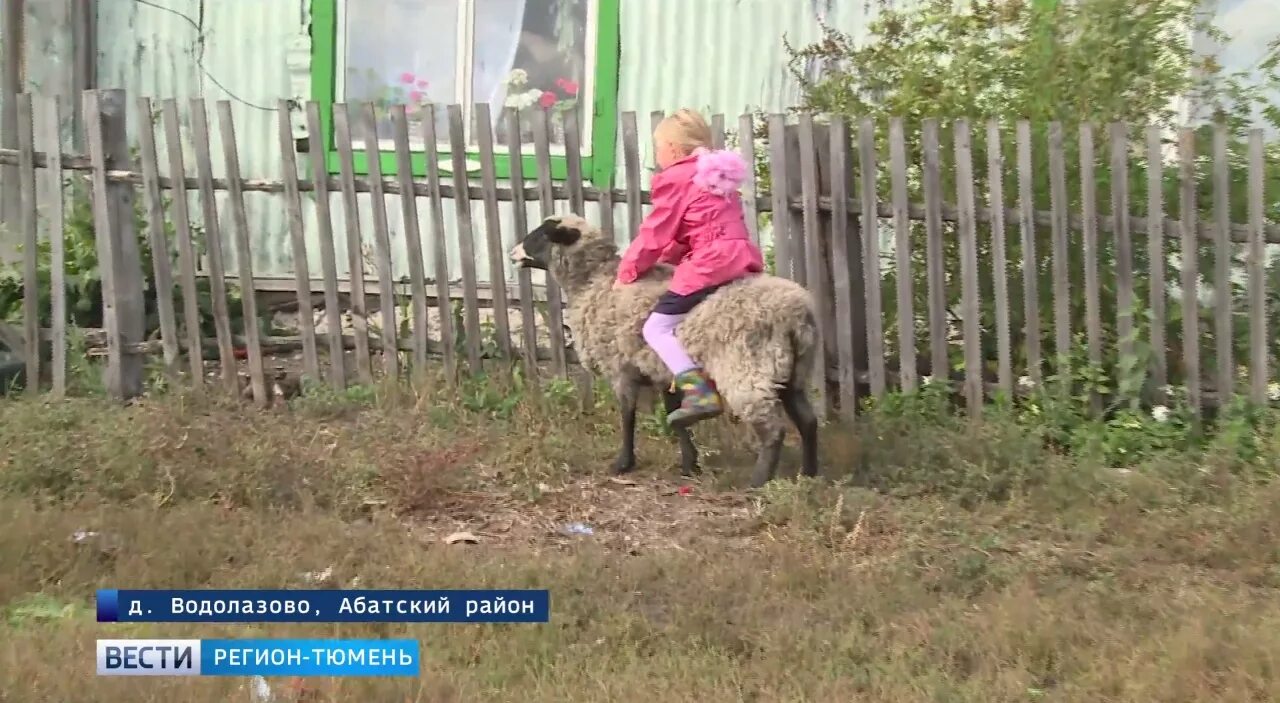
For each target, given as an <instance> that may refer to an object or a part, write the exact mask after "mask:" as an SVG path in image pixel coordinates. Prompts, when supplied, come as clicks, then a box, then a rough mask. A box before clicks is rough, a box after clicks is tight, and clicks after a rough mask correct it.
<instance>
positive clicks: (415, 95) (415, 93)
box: [409, 90, 422, 103]
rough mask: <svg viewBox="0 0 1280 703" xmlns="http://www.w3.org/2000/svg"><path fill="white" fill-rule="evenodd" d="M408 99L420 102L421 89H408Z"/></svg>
mask: <svg viewBox="0 0 1280 703" xmlns="http://www.w3.org/2000/svg"><path fill="white" fill-rule="evenodd" d="M409 99H410V100H412V101H414V102H415V103H418V102H422V91H421V90H411V91H409Z"/></svg>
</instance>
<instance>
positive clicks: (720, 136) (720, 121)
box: [711, 113, 724, 149]
mask: <svg viewBox="0 0 1280 703" xmlns="http://www.w3.org/2000/svg"><path fill="white" fill-rule="evenodd" d="M711 148H712V149H723V148H724V115H723V114H720V113H717V114H714V115H712V116H711Z"/></svg>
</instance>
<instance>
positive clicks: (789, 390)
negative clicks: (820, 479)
mask: <svg viewBox="0 0 1280 703" xmlns="http://www.w3.org/2000/svg"><path fill="white" fill-rule="evenodd" d="M782 408H783V409H784V410H786V411H787V417H789V418H791V421H792V422H794V423H795V425H796V430H798V431H799V432H800V446H801V448H802V451H803V454H804V458H803V459H802V463H801V465H800V473H801V474H803V475H805V476H817V475H818V416H817V414H816V413H814V412H813V405H811V404H810V403H809V395H808V394H807V393H805V392H804V386H787V387H786V388H784V389H783V390H782Z"/></svg>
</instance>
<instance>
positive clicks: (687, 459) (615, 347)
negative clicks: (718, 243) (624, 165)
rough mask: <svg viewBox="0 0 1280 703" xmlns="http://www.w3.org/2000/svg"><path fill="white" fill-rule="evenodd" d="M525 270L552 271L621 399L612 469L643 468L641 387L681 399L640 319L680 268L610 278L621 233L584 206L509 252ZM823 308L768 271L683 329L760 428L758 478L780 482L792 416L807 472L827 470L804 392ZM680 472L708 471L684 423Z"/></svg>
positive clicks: (710, 301)
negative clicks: (614, 236) (597, 221)
mask: <svg viewBox="0 0 1280 703" xmlns="http://www.w3.org/2000/svg"><path fill="white" fill-rule="evenodd" d="M510 257H511V260H512V261H513V262H514V263H515V264H516V265H517V266H519V267H521V268H531V269H539V270H543V271H546V272H547V273H548V274H549V275H550V276H551V278H552V279H553V280H554V281H555V282H556V283H557V284H558V285H559V286H560V288H561V289H562V290H563V291H564V293H565V295H566V297H567V299H568V303H569V304H568V311H567V312H568V320H567V322H568V326H569V329H570V330H571V331H572V332H573V335H574V346H575V349H576V350H577V353H578V358H579V360H580V361H581V362H582V363H583V365H584V366H586V367H587V368H589V369H591V370H592V371H594V372H595V373H597V374H599V375H601V376H605V377H607V378H608V379H609V380H610V383H611V385H612V388H613V392H614V395H615V396H616V397H617V399H618V404H619V406H620V408H621V425H622V427H621V429H622V448H621V450H620V452H619V454H618V457H617V460H616V461H615V462H614V463H613V466H612V469H613V471H614V472H615V473H617V474H624V473H627V472H630V471H631V470H633V469H634V468H635V464H636V458H635V419H636V405H637V399H638V395H639V391H640V390H641V389H643V388H650V389H653V390H656V391H658V392H660V393H661V394H662V398H663V402H664V404H665V406H666V409H667V412H671V411H672V410H674V409H675V408H677V407H679V406H680V394H679V393H678V392H672V390H671V383H672V374H671V372H670V371H669V370H668V369H667V367H666V366H665V365H664V364H663V363H662V361H661V360H660V359H659V358H658V356H657V354H655V353H654V352H653V350H652V349H650V348H649V346H648V345H647V344H646V343H645V341H644V339H643V337H642V336H641V328H642V326H643V325H644V321H645V318H646V316H647V315H648V314H649V312H650V310H651V309H652V307H653V305H654V304H655V303H656V302H657V299H658V297H659V296H660V295H661V294H662V293H663V292H664V291H665V290H666V288H667V285H668V282H669V281H670V279H671V275H672V273H673V269H672V268H671V267H670V266H667V265H665V264H660V265H659V266H657V267H655V268H654V269H653V270H652V271H650V272H649V273H648V274H646V275H645V276H644V277H642V278H641V279H640V280H638V281H636V282H635V283H633V284H631V285H628V286H624V287H621V288H618V289H615V288H614V287H613V283H614V279H615V276H616V273H617V269H618V262H619V260H620V257H619V255H618V250H617V247H616V246H615V245H614V243H613V242H612V241H610V240H609V239H606V238H605V237H604V236H603V235H601V233H600V231H599V229H598V228H596V227H594V226H592V225H591V224H590V223H588V222H587V221H586V220H584V219H583V218H581V217H579V216H577V215H560V216H551V217H548V218H546V219H545V220H544V221H543V222H542V224H540V225H539V226H538V227H537V228H536V229H534V230H533V231H531V232H529V233H528V234H527V235H526V236H525V237H524V238H523V239H522V240H521V241H520V242H519V243H518V244H517V245H516V246H515V247H514V248H513V249H512V250H511V251H510ZM815 320H816V305H815V303H814V300H813V298H812V296H811V295H810V294H809V292H808V291H807V290H805V288H804V287H802V286H800V285H799V284H797V283H795V282H793V281H789V280H786V279H784V278H780V277H777V276H771V275H768V274H760V275H754V276H749V277H748V278H745V279H743V280H740V281H735V282H733V283H731V284H729V285H727V286H725V287H723V288H721V289H720V290H718V291H716V292H715V293H714V294H713V295H711V296H710V297H708V298H707V299H706V300H705V301H703V302H702V303H701V304H699V305H698V306H697V307H695V308H694V309H693V311H692V312H691V313H690V314H689V316H688V317H687V318H685V319H684V321H683V322H682V323H681V324H680V326H679V328H677V334H678V335H679V337H680V340H681V342H682V343H683V344H684V345H685V348H686V350H687V351H688V352H689V355H690V356H691V357H692V358H693V359H694V360H695V361H697V362H698V363H700V364H701V365H702V366H703V368H705V369H706V371H707V373H708V375H709V376H710V377H711V378H712V379H713V380H714V382H715V384H716V386H717V389H718V390H719V391H720V394H721V396H722V397H723V398H724V401H725V406H726V410H727V411H728V412H729V413H730V415H731V416H733V417H736V418H737V419H739V420H742V421H744V422H746V423H748V424H750V425H751V426H752V428H753V429H754V430H755V433H756V436H757V438H758V439H759V442H760V444H759V452H758V456H757V459H756V464H755V468H754V471H753V473H752V478H751V486H752V487H753V488H758V487H760V486H763V485H764V484H765V483H767V482H769V481H770V480H772V479H773V476H774V473H775V471H776V470H777V465H778V461H779V457H780V454H781V450H782V439H783V432H784V431H785V425H784V423H783V415H784V414H785V415H786V416H787V417H788V418H790V420H791V422H792V423H793V424H794V425H795V426H796V429H797V430H798V431H799V433H800V440H801V445H802V455H803V458H802V465H801V473H802V474H803V475H805V476H816V475H817V473H818V420H817V416H816V415H815V414H814V411H813V406H812V405H811V404H810V402H809V398H808V396H807V395H806V385H807V383H808V380H809V375H810V373H811V372H812V371H813V369H814V364H816V363H818V356H819V354H820V353H821V349H820V348H819V345H818V336H817V330H816V322H815ZM675 433H676V438H677V440H678V442H679V445H680V458H681V474H682V475H684V476H690V475H693V474H695V473H697V472H699V470H700V469H699V467H698V454H697V449H696V447H695V446H694V444H693V438H692V436H691V435H690V433H689V431H688V430H687V429H676V430H675Z"/></svg>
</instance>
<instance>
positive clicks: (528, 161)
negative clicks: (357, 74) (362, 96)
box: [311, 0, 622, 187]
mask: <svg viewBox="0 0 1280 703" xmlns="http://www.w3.org/2000/svg"><path fill="white" fill-rule="evenodd" d="M353 1H354V2H367V1H369V0H311V99H312V100H315V101H316V102H317V103H318V104H319V107H320V129H321V131H322V134H321V135H319V137H320V138H319V139H316V135H311V142H312V144H313V145H315V144H316V143H317V142H319V143H320V144H321V145H322V148H323V149H324V153H325V165H326V168H327V169H328V171H329V173H330V174H334V173H337V172H338V152H337V147H336V146H335V142H334V134H333V103H334V100H335V96H336V95H337V84H336V78H337V76H336V73H337V70H336V69H337V61H338V58H339V57H338V56H337V50H338V12H339V10H340V8H341V3H343V2H353ZM621 1H622V0H592V2H595V3H596V20H597V26H596V33H595V41H596V47H595V61H596V65H595V67H594V77H593V80H594V84H593V89H592V104H591V141H590V144H589V145H587V146H588V151H587V152H586V153H583V154H582V155H581V157H582V174H583V177H584V178H586V179H587V180H588V181H589V182H591V183H592V185H595V186H596V187H605V186H606V184H608V183H609V180H610V179H611V178H612V176H613V172H614V164H615V157H616V155H615V151H616V141H617V129H618V127H617V124H618V119H617V116H618V63H619V28H618V21H619V7H618V6H619V4H620V3H621ZM440 107H443V106H440ZM437 109H439V108H437ZM353 156H354V162H355V169H356V173H357V174H360V175H365V174H368V172H369V168H368V160H367V157H366V155H365V153H364V150H363V149H357V150H356V151H355V153H354V154H353ZM466 156H467V159H468V160H471V161H475V160H477V159H478V158H479V150H478V149H476V148H475V147H469V148H468V149H467V154H466ZM449 157H450V152H449V151H448V150H447V149H445V150H437V152H436V160H437V162H438V164H439V168H440V172H441V173H442V174H447V175H449V174H451V169H452V166H451V162H450V160H449ZM410 162H411V164H412V168H413V175H414V176H417V177H425V176H426V173H427V162H426V152H425V150H423V149H415V150H413V151H412V152H411V153H410ZM522 163H523V167H524V173H525V176H526V178H528V177H529V176H530V175H532V174H536V173H537V171H536V168H537V161H536V158H535V157H534V156H533V155H532V154H526V155H525V156H524V158H523V162H522ZM381 166H382V172H383V173H384V174H391V173H395V170H396V164H395V152H393V151H388V150H385V149H384V150H383V151H382V152H381ZM494 166H495V171H496V173H497V176H498V178H508V177H509V176H510V175H511V156H510V154H508V153H495V154H494ZM477 173H478V170H477V171H476V172H469V173H468V175H476V174H477ZM551 176H552V178H553V179H555V180H558V181H563V180H565V179H566V178H567V176H568V164H567V162H566V158H565V156H564V155H563V154H552V155H551Z"/></svg>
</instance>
